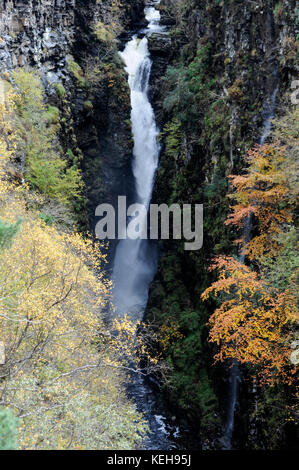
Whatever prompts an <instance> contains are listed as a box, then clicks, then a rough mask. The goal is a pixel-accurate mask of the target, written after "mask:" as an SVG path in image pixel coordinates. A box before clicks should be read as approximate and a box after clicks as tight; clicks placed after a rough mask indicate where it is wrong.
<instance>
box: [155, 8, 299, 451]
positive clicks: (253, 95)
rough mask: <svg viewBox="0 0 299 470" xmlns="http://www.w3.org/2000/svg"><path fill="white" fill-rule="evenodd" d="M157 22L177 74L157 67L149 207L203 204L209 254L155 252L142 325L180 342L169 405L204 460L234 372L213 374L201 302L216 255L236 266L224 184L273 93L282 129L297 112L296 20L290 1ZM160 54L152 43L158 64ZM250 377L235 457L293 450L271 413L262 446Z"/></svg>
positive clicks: (258, 130)
mask: <svg viewBox="0 0 299 470" xmlns="http://www.w3.org/2000/svg"><path fill="white" fill-rule="evenodd" d="M160 10H161V14H162V17H163V19H162V22H163V21H164V22H165V23H167V24H171V25H172V27H171V31H170V38H171V44H169V45H167V50H168V52H167V54H166V55H165V56H166V58H165V59H164V65H163V60H162V56H163V51H161V52H160V57H161V59H160V60H162V68H163V67H164V70H165V69H166V68H167V63H168V65H170V67H168V68H167V72H166V73H164V74H163V73H161V71H162V68H161V66H160V69H159V70H158V71H157V73H156V75H155V76H154V77H153V88H152V94H153V97H154V100H155V106H156V110H157V114H158V117H159V122H160V127H161V136H162V143H163V149H162V153H161V161H160V167H159V170H158V173H157V178H156V184H155V189H154V202H156V203H168V204H172V203H179V204H183V203H184V204H186V203H189V204H194V203H200V204H202V203H203V204H204V246H203V249H202V250H200V251H198V252H185V251H184V249H183V246H182V243H180V242H174V241H168V242H163V243H162V242H161V243H160V254H161V258H160V263H159V269H158V273H157V276H156V278H155V280H154V282H153V285H152V289H151V294H150V300H149V305H148V313H147V317H148V319H150V320H151V321H153V320H154V321H156V322H158V323H160V325H174V327H175V328H179V331H180V332H181V333H182V335H183V338H182V337H180V338H178V339H176V340H173V342H172V343H171V344H170V345H169V346H168V348H167V350H166V352H165V353H164V354H165V357H166V358H167V360H168V361H169V362H170V363H171V364H172V366H173V368H174V373H173V379H172V381H171V384H170V386H166V390H167V394H166V396H167V400H168V402H169V404H170V406H173V409H174V412H175V413H177V414H181V416H182V419H183V422H184V420H185V418H186V417H187V420H188V422H189V423H192V425H193V427H194V433H195V435H198V442H199V441H201V446H203V448H215V447H216V448H217V446H220V447H221V443H220V441H218V440H217V436H218V437H220V436H221V433H222V425H223V423H224V420H225V410H226V394H227V387H228V380H229V370H226V368H225V367H223V366H219V365H214V364H213V353H214V349H213V347H212V346H211V345H210V344H209V343H208V333H209V331H208V327H207V321H208V318H209V316H210V314H211V312H212V311H213V303H212V302H211V303H210V305H206V304H204V303H203V302H202V301H201V299H200V295H201V293H202V292H203V290H204V289H205V288H206V287H207V286H208V285H209V284H210V283H211V281H212V280H213V274H212V273H210V272H209V271H208V266H209V264H210V262H211V261H210V260H211V259H212V258H213V257H214V256H217V255H218V254H220V253H222V254H223V253H224V254H231V253H233V254H235V255H237V251H236V249H235V248H234V243H233V240H234V238H235V235H236V234H235V233H234V232H233V231H232V230H231V229H229V228H228V227H227V226H226V225H225V224H224V222H225V219H226V217H227V214H228V204H229V202H228V198H227V197H226V194H227V191H228V181H227V178H226V176H227V175H229V174H231V173H238V172H240V171H242V168H243V167H244V161H243V155H244V154H245V152H246V150H247V149H249V148H251V147H252V145H254V144H255V143H258V142H259V139H260V136H261V135H262V133H263V123H264V120H265V116H266V115H267V112H268V111H269V106H270V102H271V97H273V96H274V95H273V94H274V92H275V90H276V88H277V87H278V92H277V97H276V98H277V101H276V115H277V117H279V116H280V114H281V113H283V112H284V109H285V108H287V107H289V106H290V105H291V104H290V103H291V102H290V94H291V92H292V91H291V83H292V81H293V80H295V79H297V77H298V42H297V41H296V35H297V34H298V27H299V24H298V10H297V13H296V2H295V1H282V2H275V1H271V0H266V1H263V2H251V1H237V0H232V1H197V0H189V1H172V0H162V2H161V5H160ZM157 44H159V41H158V40H157V38H155V39H154V40H153V41H152V49H153V52H154V53H158V51H157V50H156V49H157V46H156V45H157ZM166 62H167V63H166ZM153 70H155V68H154V69H153ZM243 373H244V376H243V379H244V380H243V382H242V385H241V394H240V402H239V408H238V412H237V418H236V420H237V422H236V436H238V442H237V443H236V442H235V445H236V446H237V447H238V448H240V447H245V448H246V447H248V448H250V447H252V446H256V447H257V448H263V446H265V447H267V446H270V447H271V446H272V447H275V446H278V447H279V446H283V445H286V441H287V439H288V437H287V436H288V433H289V431H288V429H287V428H288V426H286V428H285V429H284V431H283V432H281V434H280V436H279V437H278V436H274V435H273V436H272V437H271V438H270V437H269V436H270V434H271V431H270V433H269V429H268V425H269V423H270V422H271V423H272V424H271V425H272V426H274V427H275V426H276V425H277V426H278V422H279V419H280V418H279V417H278V415H277V416H276V415H275V412H273V409H274V408H273V409H272V411H269V414H268V416H267V417H265V418H264V422H263V424H261V423H260V422H259V424H258V425H257V427H259V434H258V437H257V436H256V433H255V431H254V430H253V429H254V428H255V426H256V421H255V418H254V417H253V416H254V406H255V405H254V403H255V400H256V399H257V397H256V395H255V394H254V393H252V384H251V383H250V380H249V379H248V377H247V378H246V371H244V372H243ZM253 388H254V387H253ZM271 393H272V394H273V395H272V396H271ZM284 393H285V397H284V399H285V402H284V405H285V403H286V402H287V400H288V398H287V392H285V391H283V390H282V389H276V390H275V391H272V392H271V391H270V392H269V390H268V391H266V392H265V391H263V392H262V391H260V392H259V394H260V395H259V396H258V400H259V401H260V403H262V406H264V405H265V403H268V404H269V403H271V400H276V399H278V398H277V397H278V396H279V397H280V398H279V399H282V396H283V394H284ZM274 397H276V398H274ZM279 399H278V400H279ZM284 399H282V401H283V400H284ZM284 405H282V406H284ZM270 409H271V408H269V410H270ZM273 423H276V424H273ZM270 428H271V427H270ZM255 429H256V428H255ZM265 436H267V437H265ZM267 439H268V441H267Z"/></svg>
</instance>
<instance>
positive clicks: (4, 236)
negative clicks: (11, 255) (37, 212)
mask: <svg viewBox="0 0 299 470" xmlns="http://www.w3.org/2000/svg"><path fill="white" fill-rule="evenodd" d="M21 222H22V220H21V219H20V220H19V221H18V222H16V223H15V224H9V223H7V222H2V220H1V219H0V249H4V248H9V247H10V245H11V243H12V241H13V239H14V237H15V236H16V234H17V233H18V231H19V229H20V225H21Z"/></svg>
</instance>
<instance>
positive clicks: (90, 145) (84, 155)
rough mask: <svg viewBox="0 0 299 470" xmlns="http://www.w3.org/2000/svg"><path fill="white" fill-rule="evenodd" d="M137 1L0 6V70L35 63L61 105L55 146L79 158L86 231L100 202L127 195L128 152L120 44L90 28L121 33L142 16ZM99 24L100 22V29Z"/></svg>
mask: <svg viewBox="0 0 299 470" xmlns="http://www.w3.org/2000/svg"><path fill="white" fill-rule="evenodd" d="M143 8H144V2H143V0H130V1H125V0H123V1H120V2H118V4H117V6H116V7H115V2H113V1H112V0H108V1H105V2H102V1H98V0H29V1H27V0H26V1H24V0H4V1H3V2H1V5H0V71H1V72H2V78H5V77H4V76H3V73H4V72H5V71H8V72H9V71H11V70H13V69H15V68H17V67H32V68H35V69H36V70H37V71H38V73H39V74H40V75H41V77H42V80H43V83H44V87H45V92H46V93H47V95H48V102H49V104H50V105H52V106H56V107H57V108H58V109H59V110H60V117H61V119H60V125H61V136H60V137H61V138H60V140H61V145H62V146H63V148H64V150H65V151H66V152H67V153H68V155H72V156H75V158H76V159H77V160H81V167H82V169H83V171H84V177H85V182H86V188H87V189H86V197H87V213H88V218H89V223H91V229H93V226H94V211H95V208H96V206H97V205H98V204H100V203H101V202H112V203H114V202H115V201H116V198H117V195H118V194H125V191H126V188H125V184H124V182H125V181H126V180H127V179H128V178H130V159H131V155H132V141H131V127H130V122H129V121H128V120H129V117H130V103H129V90H128V87H127V79H126V75H125V73H124V71H123V66H122V64H121V62H120V60H118V58H117V49H118V47H119V44H118V43H117V42H115V41H112V42H111V41H110V42H109V41H105V40H101V39H99V38H98V37H97V34H96V25H97V24H100V25H110V24H111V23H112V22H116V23H117V34H119V35H121V34H125V33H126V32H127V31H129V30H130V29H131V28H133V25H134V26H135V24H136V23H137V22H138V21H140V20H142V17H143ZM104 27H105V26H104Z"/></svg>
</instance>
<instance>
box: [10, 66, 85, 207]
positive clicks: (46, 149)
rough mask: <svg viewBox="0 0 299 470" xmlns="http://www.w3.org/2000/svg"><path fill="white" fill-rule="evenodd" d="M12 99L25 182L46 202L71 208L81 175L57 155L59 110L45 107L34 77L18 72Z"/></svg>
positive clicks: (74, 201) (77, 194)
mask: <svg viewBox="0 0 299 470" xmlns="http://www.w3.org/2000/svg"><path fill="white" fill-rule="evenodd" d="M13 78H14V81H15V83H16V85H17V87H18V90H19V95H18V96H17V97H16V100H15V101H16V106H17V108H16V116H15V117H14V119H15V127H16V130H17V132H18V136H19V139H18V144H19V148H20V149H24V151H25V154H26V178H27V181H28V182H29V183H30V184H31V186H32V187H33V188H35V189H38V190H39V191H40V192H41V193H42V194H44V195H45V196H46V197H47V198H52V199H56V200H58V201H59V202H60V203H62V204H64V205H66V206H70V207H74V205H75V204H76V203H77V201H80V199H81V191H82V188H83V182H82V178H81V172H80V170H79V169H78V168H77V167H76V165H75V163H74V162H72V166H69V164H68V162H67V160H66V159H65V158H63V157H62V156H61V155H60V152H59V149H58V148H57V143H56V142H57V130H58V129H59V109H58V108H56V107H55V106H49V107H48V108H47V107H46V106H45V104H44V101H43V90H42V85H41V82H40V80H39V78H38V77H37V76H36V74H35V73H33V72H29V71H25V70H23V69H20V70H18V71H15V72H14V73H13Z"/></svg>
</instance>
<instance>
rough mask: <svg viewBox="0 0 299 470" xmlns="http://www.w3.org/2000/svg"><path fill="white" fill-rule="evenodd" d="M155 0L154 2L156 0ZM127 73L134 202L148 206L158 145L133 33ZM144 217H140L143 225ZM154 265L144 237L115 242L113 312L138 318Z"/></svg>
mask: <svg viewBox="0 0 299 470" xmlns="http://www.w3.org/2000/svg"><path fill="white" fill-rule="evenodd" d="M156 3H158V2H156ZM145 16H146V19H147V20H148V21H149V26H148V28H147V30H145V32H146V34H150V33H151V32H153V31H160V29H161V27H160V26H159V20H160V13H159V11H158V10H156V9H155V8H154V7H153V6H150V7H147V8H146V9H145ZM120 56H121V58H122V59H123V62H124V64H125V70H126V71H127V73H128V77H129V78H128V83H129V87H130V90H131V107H132V111H131V121H132V131H133V138H134V149H133V157H134V158H133V164H132V170H133V175H134V181H135V197H136V201H135V202H136V203H140V204H142V205H144V206H145V207H146V208H148V207H149V204H150V201H151V197H152V190H153V184H154V176H155V172H156V169H157V166H158V159H159V151H160V148H159V144H158V140H157V137H158V133H159V131H158V129H157V126H156V121H155V114H154V111H153V108H152V106H151V103H150V101H149V98H148V85H149V79H150V74H151V67H152V62H151V59H150V54H149V50H148V39H147V36H146V35H145V36H144V37H143V38H142V39H139V38H138V37H137V36H134V37H133V38H132V39H131V40H130V41H129V42H128V43H127V45H126V47H125V50H124V51H123V52H121V53H120ZM141 223H142V222H141ZM145 223H146V220H145V216H144V226H145ZM156 266H157V256H156V249H155V246H154V245H153V244H151V243H150V242H148V241H147V240H140V239H138V240H130V239H125V240H121V241H119V243H118V245H117V249H116V254H115V258H114V266H113V276H112V279H113V281H114V286H115V287H114V291H113V304H114V307H115V308H116V313H117V315H119V316H122V315H123V314H124V313H127V314H129V315H130V316H131V317H132V318H134V319H136V320H141V319H142V316H143V312H144V309H145V307H146V303H147V299H148V290H149V285H150V282H151V281H152V279H153V277H154V274H155V271H156Z"/></svg>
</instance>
